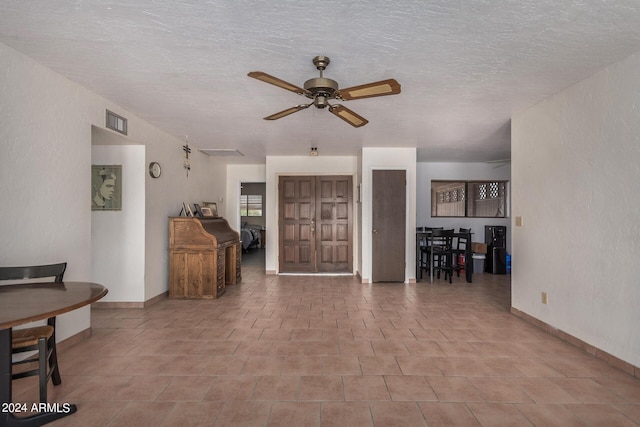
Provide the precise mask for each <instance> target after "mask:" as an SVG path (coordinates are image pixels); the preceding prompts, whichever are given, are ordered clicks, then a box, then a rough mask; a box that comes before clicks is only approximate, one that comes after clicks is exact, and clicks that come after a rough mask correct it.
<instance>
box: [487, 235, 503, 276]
mask: <svg viewBox="0 0 640 427" xmlns="http://www.w3.org/2000/svg"><path fill="white" fill-rule="evenodd" d="M484 242H485V243H486V244H487V259H486V260H485V263H484V271H486V272H487V273H491V274H507V227H506V226H504V225H485V227H484Z"/></svg>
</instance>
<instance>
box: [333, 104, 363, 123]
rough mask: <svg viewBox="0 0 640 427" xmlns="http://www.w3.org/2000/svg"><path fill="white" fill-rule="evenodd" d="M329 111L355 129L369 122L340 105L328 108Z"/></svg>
mask: <svg viewBox="0 0 640 427" xmlns="http://www.w3.org/2000/svg"><path fill="white" fill-rule="evenodd" d="M329 111H330V112H331V113H332V114H335V115H336V116H338V117H340V118H341V119H342V120H344V121H345V122H347V123H349V124H350V125H351V126H353V127H355V128H359V127H360V126H364V125H366V124H367V123H369V120H367V119H365V118H364V117H362V116H361V115H359V114H356V113H354V112H353V111H351V110H350V109H348V108H347V107H345V106H343V105H340V104H336V105H332V106H330V107H329Z"/></svg>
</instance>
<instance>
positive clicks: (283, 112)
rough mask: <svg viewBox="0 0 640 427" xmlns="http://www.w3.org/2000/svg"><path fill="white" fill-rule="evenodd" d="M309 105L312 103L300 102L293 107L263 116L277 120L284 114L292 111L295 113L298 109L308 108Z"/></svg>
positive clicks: (266, 118)
mask: <svg viewBox="0 0 640 427" xmlns="http://www.w3.org/2000/svg"><path fill="white" fill-rule="evenodd" d="M311 105H313V104H300V105H296V106H295V107H291V108H287V109H286V110H283V111H280V112H279V113H275V114H272V115H270V116H267V117H265V118H264V119H265V120H278V119H281V118H283V117H285V116H288V115H289V114H293V113H297V112H298V111H300V110H304V109H306V108H309V107H310V106H311Z"/></svg>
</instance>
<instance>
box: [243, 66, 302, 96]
mask: <svg viewBox="0 0 640 427" xmlns="http://www.w3.org/2000/svg"><path fill="white" fill-rule="evenodd" d="M247 75H248V76H249V77H253V78H254V79H258V80H261V81H263V82H265V83H269V84H272V85H274V86H278V87H281V88H282V89H286V90H290V91H291V92H295V93H297V94H298V95H307V94H310V92H309V91H308V90H306V89H302V88H301V87H298V86H296V85H293V84H291V83H289V82H285V81H284V80H281V79H279V78H277V77H273V76H272V75H269V74H267V73H263V72H262V71H252V72H250V73H249V74H247Z"/></svg>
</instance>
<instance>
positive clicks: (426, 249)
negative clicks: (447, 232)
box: [420, 227, 443, 274]
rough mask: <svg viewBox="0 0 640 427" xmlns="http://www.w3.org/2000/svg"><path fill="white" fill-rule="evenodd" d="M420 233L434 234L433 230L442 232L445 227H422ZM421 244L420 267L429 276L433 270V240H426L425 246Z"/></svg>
mask: <svg viewBox="0 0 640 427" xmlns="http://www.w3.org/2000/svg"><path fill="white" fill-rule="evenodd" d="M421 228H422V230H420V231H427V232H432V231H433V230H442V229H443V227H421ZM422 243H423V242H420V267H421V268H424V269H425V270H426V272H427V274H429V273H430V270H431V252H430V251H431V239H430V238H429V239H425V242H424V244H422Z"/></svg>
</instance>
